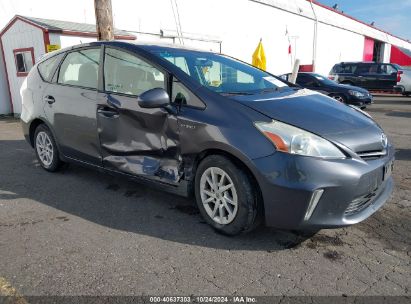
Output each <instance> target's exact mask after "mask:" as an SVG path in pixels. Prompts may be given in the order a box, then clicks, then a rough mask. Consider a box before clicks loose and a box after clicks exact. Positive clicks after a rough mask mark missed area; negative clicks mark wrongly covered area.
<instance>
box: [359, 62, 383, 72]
mask: <svg viewBox="0 0 411 304" xmlns="http://www.w3.org/2000/svg"><path fill="white" fill-rule="evenodd" d="M372 66H373V65H372V64H361V65H360V66H359V67H358V74H370V73H371V67H372ZM377 68H378V67H377ZM375 70H377V69H375Z"/></svg>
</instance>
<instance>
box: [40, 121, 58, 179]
mask: <svg viewBox="0 0 411 304" xmlns="http://www.w3.org/2000/svg"><path fill="white" fill-rule="evenodd" d="M34 150H35V151H36V156H37V159H38V161H39V162H40V165H41V166H42V167H43V168H44V169H46V170H47V171H50V172H54V171H57V170H58V169H59V168H60V166H61V164H62V163H61V161H60V158H59V152H58V149H57V145H56V142H55V140H54V138H53V135H52V134H51V132H50V130H49V128H47V126H46V125H39V126H38V127H37V129H36V132H35V133H34Z"/></svg>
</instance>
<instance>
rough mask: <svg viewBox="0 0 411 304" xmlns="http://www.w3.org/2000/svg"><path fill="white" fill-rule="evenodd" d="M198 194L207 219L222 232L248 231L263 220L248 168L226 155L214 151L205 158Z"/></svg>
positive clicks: (200, 168) (197, 181) (199, 173)
mask: <svg viewBox="0 0 411 304" xmlns="http://www.w3.org/2000/svg"><path fill="white" fill-rule="evenodd" d="M213 175H214V177H215V178H214V180H213V178H212V176H213ZM216 181H218V182H216ZM220 183H221V184H220ZM213 184H214V187H213V186H212V185H213ZM230 184H231V185H232V187H229V188H227V187H228V186H229V185H230ZM216 188H217V189H218V190H217V191H215V189H216ZM224 189H226V190H224ZM195 197H196V202H197V206H198V208H199V210H200V213H201V215H202V216H203V218H204V219H205V221H206V222H207V223H208V224H209V225H210V226H212V227H213V228H214V229H215V230H216V231H217V232H220V233H222V234H225V235H236V234H239V233H241V232H248V231H251V230H253V229H254V228H256V227H257V226H258V225H259V224H260V222H261V218H262V212H261V209H262V204H261V202H260V201H261V200H260V195H259V192H258V191H257V189H256V187H255V186H254V185H253V182H252V180H251V179H250V177H249V175H248V174H247V173H246V172H245V170H243V169H242V168H240V167H239V166H237V165H235V164H234V163H233V162H232V161H231V160H230V159H229V158H227V157H225V156H221V155H211V156H208V157H206V158H205V159H203V160H202V161H201V163H200V164H199V166H198V168H197V172H196V176H195ZM217 204H219V205H218V206H216V205H217ZM229 211H231V214H230V212H229ZM213 214H215V215H214V217H213Z"/></svg>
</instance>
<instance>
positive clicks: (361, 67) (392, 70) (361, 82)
mask: <svg viewBox="0 0 411 304" xmlns="http://www.w3.org/2000/svg"><path fill="white" fill-rule="evenodd" d="M399 77H400V71H399V69H398V66H397V65H395V64H391V63H377V62H341V63H337V64H336V65H334V67H333V68H332V69H331V71H330V73H329V76H328V78H329V79H331V80H334V81H336V82H338V83H342V84H348V85H353V86H357V87H361V88H364V89H367V90H374V91H387V92H399V91H400V90H401V88H400V87H398V86H397V81H398V80H399Z"/></svg>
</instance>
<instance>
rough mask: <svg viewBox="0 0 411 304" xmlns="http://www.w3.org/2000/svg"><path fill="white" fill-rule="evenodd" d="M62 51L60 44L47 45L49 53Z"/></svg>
mask: <svg viewBox="0 0 411 304" xmlns="http://www.w3.org/2000/svg"><path fill="white" fill-rule="evenodd" d="M59 49H60V46H59V45H58V44H47V53H50V52H53V51H57V50H59Z"/></svg>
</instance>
